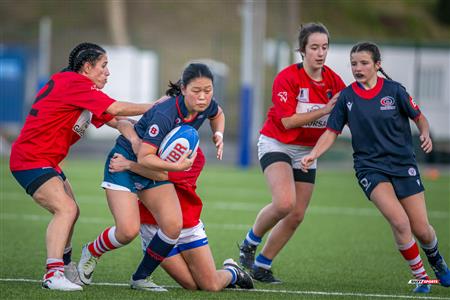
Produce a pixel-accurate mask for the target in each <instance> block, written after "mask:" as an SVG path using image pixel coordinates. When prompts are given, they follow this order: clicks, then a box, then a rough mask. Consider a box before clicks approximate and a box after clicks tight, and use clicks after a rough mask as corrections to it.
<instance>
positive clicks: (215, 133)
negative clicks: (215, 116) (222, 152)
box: [214, 131, 223, 139]
mask: <svg viewBox="0 0 450 300" xmlns="http://www.w3.org/2000/svg"><path fill="white" fill-rule="evenodd" d="M214 135H218V136H220V137H221V138H222V139H223V133H222V132H220V131H216V132H214Z"/></svg>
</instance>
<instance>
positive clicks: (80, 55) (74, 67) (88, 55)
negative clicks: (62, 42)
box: [64, 43, 106, 72]
mask: <svg viewBox="0 0 450 300" xmlns="http://www.w3.org/2000/svg"><path fill="white" fill-rule="evenodd" d="M104 54H106V51H105V49H103V48H102V47H100V46H99V45H97V44H93V43H81V44H79V45H77V46H76V47H75V48H73V50H72V51H71V52H70V55H69V65H68V66H67V68H66V69H64V70H67V71H74V72H79V71H80V70H81V67H83V65H84V63H85V62H89V63H90V64H92V65H95V63H96V62H97V61H98V60H99V59H100V57H101V56H102V55H104Z"/></svg>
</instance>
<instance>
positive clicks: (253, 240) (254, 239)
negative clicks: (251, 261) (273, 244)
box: [244, 228, 262, 246]
mask: <svg viewBox="0 0 450 300" xmlns="http://www.w3.org/2000/svg"><path fill="white" fill-rule="evenodd" d="M261 241H262V237H259V236H256V235H255V233H254V232H253V228H250V230H249V231H248V233H247V236H246V237H245V240H244V244H246V245H252V246H258V245H259V244H261Z"/></svg>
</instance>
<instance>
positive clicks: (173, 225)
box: [161, 220, 183, 239]
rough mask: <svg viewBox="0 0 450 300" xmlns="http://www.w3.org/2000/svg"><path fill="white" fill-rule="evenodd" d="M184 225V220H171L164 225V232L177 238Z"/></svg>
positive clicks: (170, 236)
mask: <svg viewBox="0 0 450 300" xmlns="http://www.w3.org/2000/svg"><path fill="white" fill-rule="evenodd" d="M182 227H183V220H176V221H174V222H169V223H168V224H165V225H162V226H161V230H162V232H163V233H164V234H165V235H167V236H168V237H169V238H171V239H176V238H178V237H179V236H180V233H181V229H182Z"/></svg>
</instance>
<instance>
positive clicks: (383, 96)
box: [327, 78, 421, 176]
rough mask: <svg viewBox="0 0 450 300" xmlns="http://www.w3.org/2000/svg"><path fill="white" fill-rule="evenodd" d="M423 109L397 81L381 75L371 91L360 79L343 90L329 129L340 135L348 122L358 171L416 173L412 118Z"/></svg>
mask: <svg viewBox="0 0 450 300" xmlns="http://www.w3.org/2000/svg"><path fill="white" fill-rule="evenodd" d="M420 114H421V112H420V109H419V107H418V106H417V105H416V104H415V103H414V101H413V100H412V98H411V97H410V96H409V95H408V93H407V92H406V90H405V88H404V87H403V86H402V85H401V84H399V83H398V82H395V81H391V80H386V79H383V78H378V81H377V84H376V85H375V87H374V88H372V89H370V90H364V89H363V88H362V87H360V86H359V84H358V83H357V82H354V83H353V84H351V85H349V86H348V87H346V88H345V89H344V90H342V92H341V94H340V96H339V98H338V101H337V103H336V106H335V107H334V108H333V111H332V112H331V114H330V117H329V119H328V123H327V128H328V129H329V130H331V131H334V132H336V133H337V134H339V133H340V132H341V131H342V129H343V128H344V125H346V124H347V125H348V127H349V128H350V132H351V134H352V146H353V160H354V168H355V170H356V172H360V171H366V170H371V169H375V170H379V171H382V172H385V173H387V174H390V175H394V176H414V175H415V174H416V172H417V167H416V159H415V155H414V151H413V145H412V137H411V128H410V125H409V118H411V119H414V120H417V119H418V118H419V117H420Z"/></svg>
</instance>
